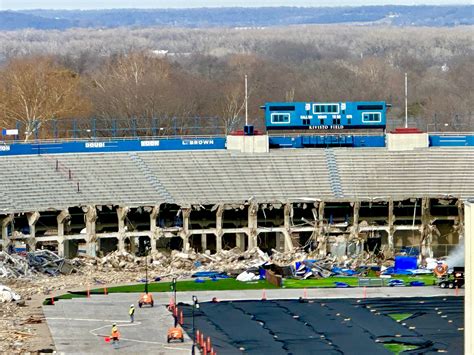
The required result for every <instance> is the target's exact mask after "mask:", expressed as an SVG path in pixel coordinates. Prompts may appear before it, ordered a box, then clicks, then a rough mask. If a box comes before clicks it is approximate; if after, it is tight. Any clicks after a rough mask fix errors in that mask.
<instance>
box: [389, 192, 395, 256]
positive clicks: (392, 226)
mask: <svg viewBox="0 0 474 355" xmlns="http://www.w3.org/2000/svg"><path fill="white" fill-rule="evenodd" d="M394 235H395V215H394V214H393V200H392V199H390V200H389V201H388V250H389V251H390V252H391V253H392V254H393V253H395V244H394V241H393V236H394Z"/></svg>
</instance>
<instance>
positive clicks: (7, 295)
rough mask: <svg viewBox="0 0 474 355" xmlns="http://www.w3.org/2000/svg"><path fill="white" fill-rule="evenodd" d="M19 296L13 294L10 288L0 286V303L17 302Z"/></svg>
mask: <svg viewBox="0 0 474 355" xmlns="http://www.w3.org/2000/svg"><path fill="white" fill-rule="evenodd" d="M20 299H21V296H20V295H19V294H17V293H15V292H13V290H12V289H11V288H10V287H7V286H3V285H0V302H1V303H6V302H13V301H19V300H20Z"/></svg>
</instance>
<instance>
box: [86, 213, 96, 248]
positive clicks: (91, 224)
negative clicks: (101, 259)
mask: <svg viewBox="0 0 474 355" xmlns="http://www.w3.org/2000/svg"><path fill="white" fill-rule="evenodd" d="M84 218H85V220H86V233H87V236H86V238H87V239H86V253H87V255H89V256H97V234H96V231H95V222H96V221H97V210H96V208H95V206H88V207H87V208H86V209H85V214H84Z"/></svg>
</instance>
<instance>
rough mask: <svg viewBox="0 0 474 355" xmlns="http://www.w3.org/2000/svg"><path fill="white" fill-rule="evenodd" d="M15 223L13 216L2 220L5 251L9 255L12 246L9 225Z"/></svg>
mask: <svg viewBox="0 0 474 355" xmlns="http://www.w3.org/2000/svg"><path fill="white" fill-rule="evenodd" d="M12 221H13V215H12V214H11V215H8V216H7V217H5V218H3V219H2V240H3V250H4V251H6V252H7V253H8V252H9V249H10V245H11V243H12V241H11V238H10V236H9V235H8V225H9V224H11V223H12Z"/></svg>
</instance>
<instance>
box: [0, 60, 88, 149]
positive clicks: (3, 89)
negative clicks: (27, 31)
mask: <svg viewBox="0 0 474 355" xmlns="http://www.w3.org/2000/svg"><path fill="white" fill-rule="evenodd" d="M0 110H1V111H2V112H3V115H2V117H1V120H2V121H1V122H0V123H1V124H2V125H3V126H6V127H8V126H11V125H12V124H15V122H20V123H22V125H23V126H24V127H25V132H24V137H25V141H28V140H29V139H30V137H31V135H33V134H34V133H35V132H37V131H38V130H39V129H40V128H41V127H42V125H44V123H45V122H47V121H49V120H52V119H60V118H65V117H71V116H75V115H80V114H83V113H85V112H87V111H88V104H87V102H86V101H85V100H84V98H83V97H82V96H81V95H80V79H79V77H78V75H77V74H76V73H74V72H72V71H70V70H68V69H66V68H64V67H61V66H58V65H56V64H54V62H53V60H52V59H51V58H47V57H39V58H38V57H36V58H28V59H14V60H12V61H10V62H9V64H8V65H7V66H6V67H5V68H4V69H3V71H2V72H1V73H0Z"/></svg>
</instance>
